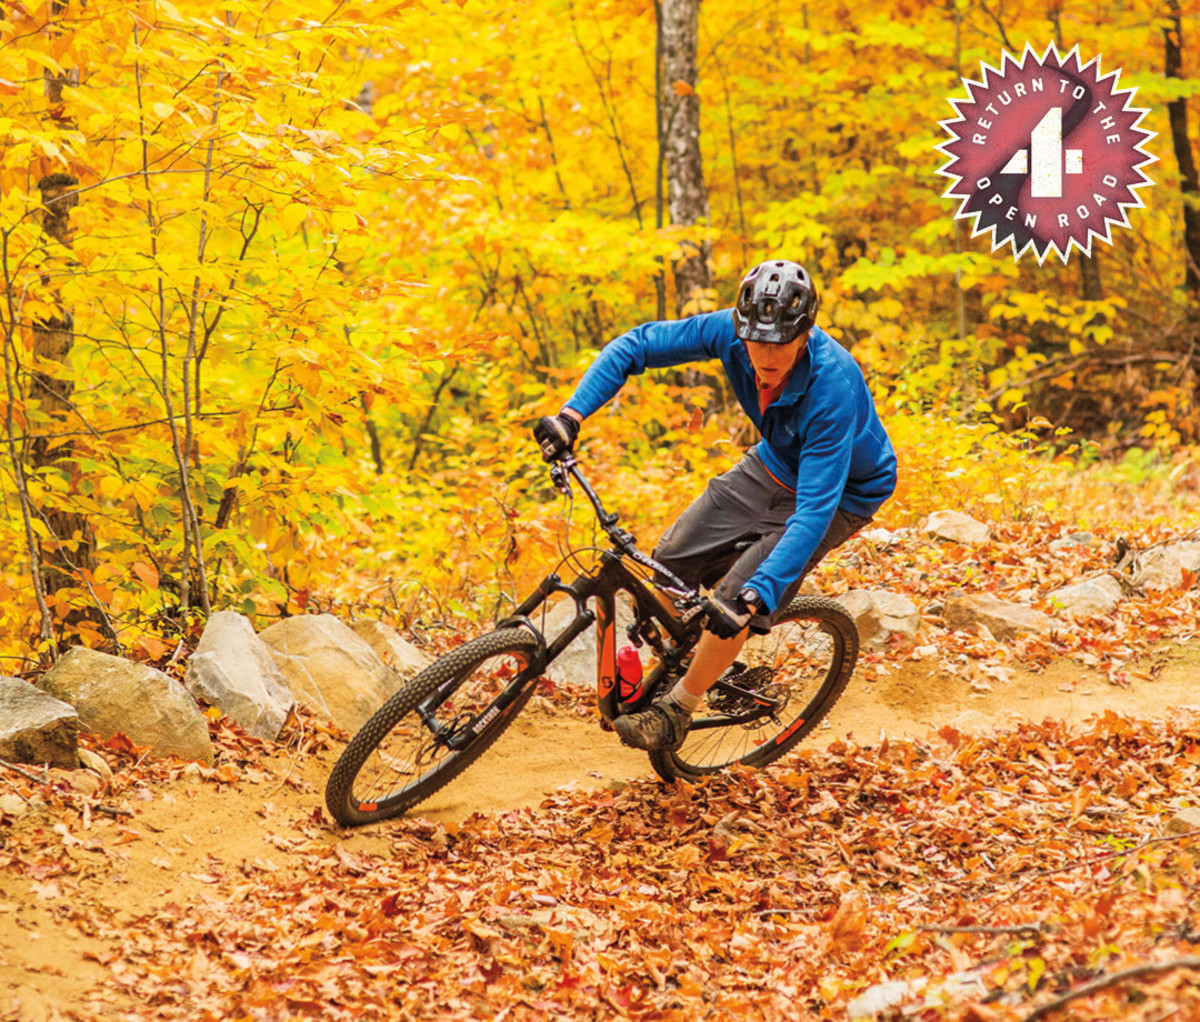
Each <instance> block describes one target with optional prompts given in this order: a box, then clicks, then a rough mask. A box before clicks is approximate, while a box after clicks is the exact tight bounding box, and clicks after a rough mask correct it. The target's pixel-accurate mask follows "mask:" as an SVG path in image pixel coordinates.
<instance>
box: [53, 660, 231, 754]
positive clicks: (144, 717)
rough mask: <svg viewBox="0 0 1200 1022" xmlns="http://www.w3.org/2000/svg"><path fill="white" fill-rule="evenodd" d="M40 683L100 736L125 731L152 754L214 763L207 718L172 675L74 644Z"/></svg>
mask: <svg viewBox="0 0 1200 1022" xmlns="http://www.w3.org/2000/svg"><path fill="white" fill-rule="evenodd" d="M38 685H39V686H40V687H41V688H42V689H43V690H44V691H46V692H49V693H50V695H52V696H54V697H55V698H57V699H63V700H65V701H66V702H69V703H71V705H72V706H74V707H75V709H76V710H77V711H78V712H79V723H80V725H81V726H82V727H83V729H84V730H86V731H91V732H93V733H95V734H98V735H99V736H100V737H101V738H111V737H112V736H113V735H115V734H117V733H118V732H123V733H124V734H125V735H126V737H128V739H129V740H130V741H131V742H133V744H134V745H144V746H148V747H149V749H150V753H151V755H153V756H178V757H179V758H180V759H191V760H199V761H200V762H201V763H205V764H207V765H208V766H212V762H213V747H212V741H211V740H210V739H209V737H208V722H207V721H206V720H205V719H204V714H203V713H201V712H200V708H199V707H198V706H197V705H196V701H195V700H194V699H193V698H192V697H191V696H190V695H188V694H187V690H186V689H185V688H184V687H183V686H182V685H181V684H179V682H177V681H176V680H175V679H174V678H171V677H169V676H168V675H166V674H163V672H162V671H156V670H155V669H154V668H153V667H148V666H147V665H145V664H137V663H134V662H133V661H132V660H124V659H122V658H121V657H119V656H111V655H109V654H108V653H100V652H98V651H97V650H94V649H85V648H84V647H82V646H76V647H75V648H74V649H70V650H68V651H67V652H66V653H64V654H63V655H62V656H61V657H59V659H58V662H57V663H56V664H55V665H54V666H53V667H51V668H50V670H48V671H47V672H46V673H45V674H43V675H42V680H41V681H40V682H38Z"/></svg>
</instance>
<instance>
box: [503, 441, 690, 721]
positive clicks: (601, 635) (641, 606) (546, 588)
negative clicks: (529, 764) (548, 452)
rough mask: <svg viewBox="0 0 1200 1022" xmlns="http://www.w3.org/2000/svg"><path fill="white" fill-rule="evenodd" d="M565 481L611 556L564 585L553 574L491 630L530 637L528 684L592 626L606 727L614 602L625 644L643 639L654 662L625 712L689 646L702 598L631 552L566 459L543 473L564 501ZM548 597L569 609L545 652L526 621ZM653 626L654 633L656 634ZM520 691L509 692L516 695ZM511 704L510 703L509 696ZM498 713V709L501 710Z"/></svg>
mask: <svg viewBox="0 0 1200 1022" xmlns="http://www.w3.org/2000/svg"><path fill="white" fill-rule="evenodd" d="M568 477H571V478H574V479H575V481H576V482H578V483H579V485H580V486H581V487H582V488H583V491H584V493H586V494H587V497H588V499H589V500H590V501H591V503H592V506H593V507H594V508H595V511H596V517H597V519H598V520H599V522H600V526H601V528H603V529H604V531H605V533H606V534H607V535H608V537H609V539H610V540H612V542H613V546H614V549H613V550H606V551H604V552H603V553H602V554H601V555H600V568H599V570H598V571H597V572H596V573H595V574H591V575H589V574H580V575H578V576H577V577H576V578H575V579H574V580H573V581H572V582H570V583H564V582H563V581H562V579H561V578H560V577H559V576H558V575H557V574H554V573H552V574H550V575H547V576H546V577H545V578H544V579H542V581H541V582H540V583H538V586H537V588H536V589H535V590H534V592H533V593H532V594H531V595H530V596H529V597H528V598H527V599H526V600H525V601H524V602H523V603H521V604H520V605H519V606H518V607H516V608H515V609H514V610H513V612H512V613H511V614H509V615H508V616H507V617H505V618H503V619H502V620H499V621H497V622H496V626H497V627H499V628H505V627H523V628H526V629H528V630H529V631H531V632H533V634H534V635H535V636H536V637H537V640H538V652H539V655H538V657H537V662H536V663H533V664H530V665H529V668H528V669H527V670H526V671H525V672H523V673H525V674H529V675H530V676H532V677H536V676H537V675H538V674H540V673H541V672H542V671H543V670H545V668H546V665H547V664H549V663H550V662H551V661H553V660H554V659H555V658H556V657H557V656H558V655H559V654H560V653H561V652H562V651H563V650H564V649H566V648H567V647H568V646H569V645H570V644H571V643H572V642H574V641H575V639H577V638H578V637H579V636H580V635H581V634H582V633H583V632H584V631H585V630H586V629H587V628H589V627H591V625H592V624H593V623H594V624H595V626H596V660H597V663H596V688H597V692H596V702H597V706H598V708H599V710H600V717H601V720H602V721H603V723H604V724H605V725H606V726H610V725H611V721H612V720H613V719H614V718H615V717H616V716H617V715H618V712H620V711H619V710H618V702H619V694H620V693H619V690H618V687H617V683H616V682H617V628H616V619H617V594H618V593H621V592H625V593H628V594H629V595H630V596H631V597H632V598H633V602H634V626H633V627H632V628H631V629H630V638H631V639H633V640H634V641H635V642H637V643H638V645H640V644H641V642H642V640H643V638H644V637H649V641H650V642H651V644H652V645H653V646H654V648H655V651H656V652H657V653H658V654H659V658H660V662H659V664H658V666H657V667H656V668H655V669H654V671H652V672H651V674H650V676H649V678H648V679H647V680H646V682H645V683H644V684H643V685H642V694H641V695H640V696H639V698H638V699H637V700H634V701H632V702H631V703H630V704H626V706H625V707H624V711H625V712H629V711H630V710H631V709H632V708H634V707H636V706H640V705H641V704H642V703H643V702H647V701H649V697H650V696H651V695H652V694H653V693H654V691H655V688H656V683H657V681H658V680H659V678H661V676H662V674H664V673H666V672H667V671H669V670H673V669H674V668H677V667H678V665H679V663H680V661H681V660H682V659H683V657H684V656H686V655H687V653H688V652H689V651H690V650H691V648H692V647H693V646H694V645H695V643H696V640H697V639H698V638H699V631H698V629H697V628H696V627H695V626H694V625H693V624H692V620H693V619H694V618H695V617H696V616H697V615H698V614H699V612H700V610H701V609H702V604H703V597H702V596H701V595H700V594H699V592H697V591H696V590H695V589H694V588H692V587H691V586H689V585H688V584H687V583H686V582H684V581H682V580H681V579H679V578H678V577H676V576H675V575H674V574H673V573H672V572H671V571H670V570H668V569H667V568H666V567H665V566H663V565H661V564H659V563H658V562H657V561H655V560H654V559H653V558H651V557H649V556H647V555H646V554H645V553H643V552H642V551H641V550H639V549H638V548H637V546H636V545H635V544H634V538H633V536H632V534H630V533H629V532H627V531H626V530H624V529H622V528H619V527H618V526H617V521H618V518H619V516H618V515H617V514H616V513H614V512H609V511H605V509H604V505H603V504H601V502H600V498H599V497H598V496H597V495H596V491H595V490H593V489H592V487H591V486H590V485H589V484H588V482H587V480H586V479H584V477H583V475H582V474H581V473H580V471H579V467H578V463H577V462H576V460H575V458H574V457H570V456H568V457H567V458H565V459H563V461H561V462H560V463H558V464H556V465H554V466H553V467H552V468H551V478H552V479H553V480H554V482H555V484H556V485H557V486H558V488H559V489H560V490H561V491H562V492H563V493H564V494H568V495H569V494H570V492H571V491H570V483H569V482H568ZM624 557H631V558H632V559H634V560H636V561H637V562H638V563H640V564H642V565H644V566H646V567H649V568H652V569H654V570H655V571H656V572H657V573H659V574H660V575H662V576H664V577H665V578H666V579H667V581H668V582H669V583H670V585H671V589H670V590H667V591H669V592H672V593H673V594H675V595H677V596H678V599H677V600H676V605H677V606H678V607H679V609H680V610H681V611H682V614H681V616H680V617H675V616H674V615H673V614H671V613H670V612H669V611H667V609H666V608H665V607H664V606H663V605H662V604H661V603H660V602H659V601H658V600H657V599H656V598H655V597H654V595H653V594H652V593H651V592H650V589H649V588H648V586H647V585H646V583H645V582H643V581H642V580H641V579H640V578H638V577H637V575H635V574H634V573H633V572H632V571H630V570H629V568H628V567H626V565H625V564H624V562H623V558H624ZM554 593H565V594H566V595H568V596H570V597H571V599H572V600H573V601H574V603H575V617H574V619H573V620H572V621H571V623H570V624H568V625H567V627H566V628H564V629H563V631H562V632H561V633H560V634H559V635H558V636H556V637H555V639H554V640H553V641H552V642H550V643H549V644H547V642H546V637H545V636H544V635H543V634H542V631H541V629H539V628H538V627H537V626H536V625H535V624H534V623H533V621H532V620H531V616H532V615H533V614H534V613H535V612H536V611H537V609H538V608H539V607H540V606H541V605H542V604H543V603H545V602H546V600H547V599H548V598H549V597H550V596H552V595H553V594H554ZM593 598H594V599H595V601H596V609H595V611H592V610H590V609H589V608H588V606H587V603H588V601H589V600H591V599H593ZM656 626H657V630H656ZM663 632H665V633H666V635H667V636H669V638H670V639H671V640H672V642H671V645H670V646H668V645H666V644H665V643H664V642H663V641H662V634H663ZM522 687H523V686H519V685H518V686H513V688H515V689H516V690H517V692H519V691H520V689H521V688H522ZM513 698H514V699H515V698H516V694H515V693H514V696H513ZM502 709H503V708H502Z"/></svg>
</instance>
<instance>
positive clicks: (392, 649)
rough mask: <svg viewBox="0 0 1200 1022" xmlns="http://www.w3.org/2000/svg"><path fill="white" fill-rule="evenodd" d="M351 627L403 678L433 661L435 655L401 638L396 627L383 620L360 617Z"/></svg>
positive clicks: (419, 670) (417, 671)
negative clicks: (390, 626) (389, 625)
mask: <svg viewBox="0 0 1200 1022" xmlns="http://www.w3.org/2000/svg"><path fill="white" fill-rule="evenodd" d="M350 628H351V630H352V631H353V632H354V634H355V635H357V636H358V637H359V638H360V639H362V640H363V642H365V643H366V644H367V645H368V646H370V647H371V649H373V650H374V651H375V655H376V656H377V657H379V659H380V660H382V661H383V662H384V663H385V664H387V665H388V666H389V667H391V668H393V669H394V670H395V671H396V672H397V673H398V674H399V675H400V676H401V677H402V678H411V677H412V676H413V675H414V674H419V673H420V672H421V671H423V670H425V668H426V667H428V666H429V665H430V664H431V663H433V657H431V656H429V655H428V654H426V653H423V652H422V651H421V650H419V649H418V648H417V647H416V646H414V645H413V644H412V643H411V642H409V641H408V640H407V639H403V638H401V636H400V633H399V632H397V631H396V629H394V628H389V627H388V626H387V625H385V624H384V623H383V622H382V621H377V620H375V619H374V618H365V617H360V618H359V619H358V620H357V621H351V622H350Z"/></svg>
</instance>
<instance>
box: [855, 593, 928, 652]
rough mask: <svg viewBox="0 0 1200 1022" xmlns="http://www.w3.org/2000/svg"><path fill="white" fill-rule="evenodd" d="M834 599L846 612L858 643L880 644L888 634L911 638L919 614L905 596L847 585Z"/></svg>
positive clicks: (912, 637) (917, 625)
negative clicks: (851, 622) (852, 624)
mask: <svg viewBox="0 0 1200 1022" xmlns="http://www.w3.org/2000/svg"><path fill="white" fill-rule="evenodd" d="M837 599H838V603H840V604H841V605H842V606H843V607H845V608H846V610H848V611H849V612H850V616H851V617H853V618H854V624H855V626H856V627H857V628H858V641H859V644H860V645H862V646H881V645H883V643H885V642H887V640H888V639H889V638H890V637H891V636H892V635H903V636H904V637H905V638H906V639H914V638H916V635H917V629H918V628H920V627H921V615H920V614H919V613H918V612H917V608H916V606H915V605H914V604H913V602H912V600H910V599H909V598H908V597H907V596H901V595H900V594H899V593H889V592H887V591H886V590H883V589H851V590H850V591H849V592H848V593H846V594H845V595H843V596H839V597H838V598H837Z"/></svg>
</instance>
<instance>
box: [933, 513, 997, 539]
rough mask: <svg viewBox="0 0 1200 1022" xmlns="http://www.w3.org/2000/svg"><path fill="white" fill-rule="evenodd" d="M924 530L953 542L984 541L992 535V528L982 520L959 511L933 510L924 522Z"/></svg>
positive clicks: (938, 537)
mask: <svg viewBox="0 0 1200 1022" xmlns="http://www.w3.org/2000/svg"><path fill="white" fill-rule="evenodd" d="M925 531H926V532H927V533H928V534H929V535H931V536H934V537H936V538H937V539H948V540H950V541H951V542H954V543H984V542H986V541H987V540H989V539H991V537H992V530H991V529H989V528H988V527H987V526H986V525H984V524H983V522H980V521H977V520H976V519H974V518H972V517H971V516H970V515H964V514H963V513H962V512H960V511H934V512H933V514H931V515H930V516H929V519H928V520H927V521H926V522H925Z"/></svg>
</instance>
